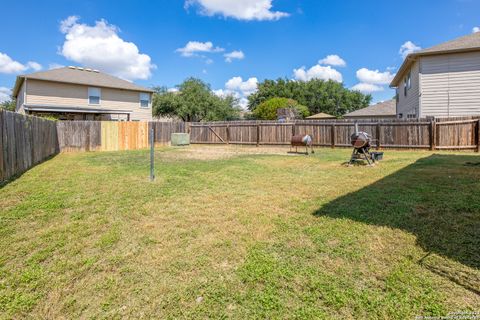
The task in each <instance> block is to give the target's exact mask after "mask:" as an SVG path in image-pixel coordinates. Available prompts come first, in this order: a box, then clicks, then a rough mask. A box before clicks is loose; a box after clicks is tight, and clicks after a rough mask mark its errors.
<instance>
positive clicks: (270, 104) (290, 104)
mask: <svg viewBox="0 0 480 320" xmlns="http://www.w3.org/2000/svg"><path fill="white" fill-rule="evenodd" d="M281 108H293V109H296V110H297V111H298V115H299V116H300V117H302V118H305V117H308V115H309V111H308V108H307V107H306V106H304V105H301V104H299V103H298V102H297V101H295V100H293V99H287V98H271V99H268V100H267V101H265V102H262V103H260V104H259V105H258V106H257V107H256V108H255V110H254V111H253V115H254V116H255V118H257V119H261V120H276V119H277V110H278V109H281Z"/></svg>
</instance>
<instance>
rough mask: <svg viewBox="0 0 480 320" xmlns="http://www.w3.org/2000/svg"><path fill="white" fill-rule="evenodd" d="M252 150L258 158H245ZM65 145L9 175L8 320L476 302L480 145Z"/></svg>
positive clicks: (410, 308) (2, 255)
mask: <svg viewBox="0 0 480 320" xmlns="http://www.w3.org/2000/svg"><path fill="white" fill-rule="evenodd" d="M251 151H254V152H256V153H258V154H249V153H250V152H251ZM286 151H287V150H286V149H278V148H277V149H268V148H258V149H256V148H240V147H235V146H230V147H204V146H193V147H189V148H184V149H175V148H168V147H165V148H159V149H157V151H156V159H157V166H156V176H157V180H156V181H154V182H153V183H150V182H149V181H148V172H149V171H148V170H149V168H148V164H149V162H148V152H147V151H127V152H103V153H102V152H98V153H76V154H60V155H58V156H56V157H54V158H53V159H51V160H49V161H46V162H44V163H42V164H40V165H38V166H36V167H35V168H33V169H31V170H30V171H28V172H26V173H25V174H23V175H22V176H21V177H19V178H18V179H16V180H14V181H12V182H10V183H9V184H7V185H5V186H3V187H0V318H37V319H39V318H48V319H53V318H65V319H73V318H97V319H103V318H104V319H116V318H118V319H120V318H122V319H124V318H131V319H142V318H145V319H148V318H162V319H169V318H172V319H173V318H191V319H194V318H202V319H205V318H232V319H249V318H261V319H265V318H268V319H274V318H282V319H285V318H299V319H305V318H332V317H336V318H352V319H354V318H355V319H359V318H372V319H375V318H377V319H389V318H391V319H406V318H414V317H415V316H420V315H424V316H425V315H428V316H433V315H446V314H448V313H450V312H459V311H465V312H466V311H469V312H480V166H479V165H475V163H478V162H480V157H479V156H478V155H475V154H472V153H470V154H469V153H463V154H462V153H457V154H455V153H448V152H445V153H436V154H434V153H430V152H419V151H416V152H396V151H386V152H385V157H384V158H385V160H384V161H383V162H381V164H380V165H378V166H376V167H362V166H355V167H350V168H346V167H344V166H342V162H344V161H345V160H347V159H348V158H349V153H350V150H346V149H344V150H331V149H318V150H317V152H316V153H315V155H313V156H308V157H306V156H292V155H287V154H286Z"/></svg>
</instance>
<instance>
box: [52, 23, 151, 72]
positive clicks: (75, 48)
mask: <svg viewBox="0 0 480 320" xmlns="http://www.w3.org/2000/svg"><path fill="white" fill-rule="evenodd" d="M78 20H79V18H78V17H76V16H71V17H68V18H67V19H65V20H63V21H62V22H61V23H60V31H61V32H62V33H64V34H65V42H64V44H63V46H62V47H61V48H60V50H59V51H60V52H59V53H60V54H61V55H62V56H64V57H65V58H67V59H69V60H71V61H75V62H77V63H80V64H82V65H83V66H85V67H89V68H94V69H99V70H101V71H103V72H106V73H110V74H113V75H115V76H118V77H120V78H123V79H127V80H134V79H148V78H149V77H150V76H151V75H152V70H153V69H155V68H156V66H155V65H154V64H153V63H152V61H151V58H150V57H149V56H148V55H146V54H143V53H140V52H139V49H138V47H137V46H136V45H135V44H134V43H133V42H127V41H125V40H123V39H122V38H120V37H119V36H118V33H119V30H118V28H117V27H116V26H114V25H111V24H108V23H107V22H106V21H105V20H100V21H96V22H95V25H93V26H90V25H87V24H83V23H79V22H78Z"/></svg>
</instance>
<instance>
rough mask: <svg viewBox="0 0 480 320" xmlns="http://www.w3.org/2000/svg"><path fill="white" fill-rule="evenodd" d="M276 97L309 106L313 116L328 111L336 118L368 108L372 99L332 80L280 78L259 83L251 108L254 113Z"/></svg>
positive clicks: (250, 97)
mask: <svg viewBox="0 0 480 320" xmlns="http://www.w3.org/2000/svg"><path fill="white" fill-rule="evenodd" d="M274 97H282V98H289V99H294V100H296V101H298V103H299V104H301V105H304V106H307V107H308V109H309V111H310V113H311V114H315V113H319V112H325V113H328V114H332V115H335V116H341V115H343V114H345V113H348V112H351V111H354V110H357V109H360V108H365V107H367V106H368V105H369V104H370V102H371V100H372V97H371V96H370V95H364V94H362V93H361V92H358V91H352V90H349V89H347V88H345V86H344V85H343V84H342V83H339V82H336V81H332V80H328V81H324V80H320V79H313V80H310V81H294V80H288V79H281V78H280V79H277V80H265V81H263V82H261V83H259V84H258V90H257V92H255V93H254V94H252V95H250V96H249V97H248V101H249V104H248V108H249V109H250V110H252V111H254V110H255V109H256V108H257V107H258V106H259V105H260V104H261V103H262V102H264V101H267V100H268V99H271V98H274Z"/></svg>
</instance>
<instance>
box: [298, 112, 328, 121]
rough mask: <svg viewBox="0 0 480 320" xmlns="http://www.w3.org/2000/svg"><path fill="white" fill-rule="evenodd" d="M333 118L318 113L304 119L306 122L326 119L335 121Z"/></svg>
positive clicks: (326, 114)
mask: <svg viewBox="0 0 480 320" xmlns="http://www.w3.org/2000/svg"><path fill="white" fill-rule="evenodd" d="M335 118H336V117H335V116H332V115H331V114H328V113H324V112H320V113H317V114H314V115H313V116H310V117H306V118H305V119H308V120H328V119H335Z"/></svg>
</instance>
